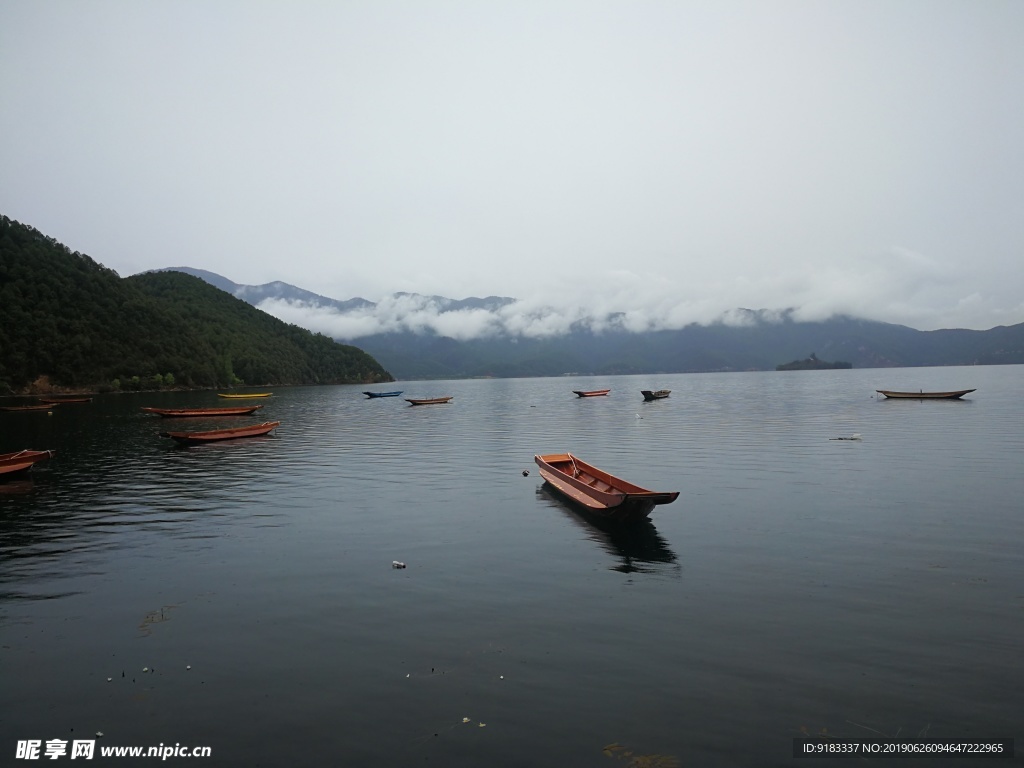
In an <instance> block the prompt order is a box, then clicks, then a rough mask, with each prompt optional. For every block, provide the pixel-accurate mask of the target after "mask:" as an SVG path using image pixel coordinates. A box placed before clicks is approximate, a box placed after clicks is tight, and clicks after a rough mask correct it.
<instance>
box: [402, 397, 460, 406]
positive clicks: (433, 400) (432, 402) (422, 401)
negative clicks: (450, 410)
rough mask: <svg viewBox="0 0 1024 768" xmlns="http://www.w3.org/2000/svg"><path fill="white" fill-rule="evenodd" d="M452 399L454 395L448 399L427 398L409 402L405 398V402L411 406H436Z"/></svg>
mask: <svg viewBox="0 0 1024 768" xmlns="http://www.w3.org/2000/svg"><path fill="white" fill-rule="evenodd" d="M452 397H454V395H451V396H449V397H428V398H424V399H420V400H410V399H409V398H408V397H407V398H405V402H407V403H409V404H411V405H437V404H439V403H447V402H448V401H449V400H451V399H452Z"/></svg>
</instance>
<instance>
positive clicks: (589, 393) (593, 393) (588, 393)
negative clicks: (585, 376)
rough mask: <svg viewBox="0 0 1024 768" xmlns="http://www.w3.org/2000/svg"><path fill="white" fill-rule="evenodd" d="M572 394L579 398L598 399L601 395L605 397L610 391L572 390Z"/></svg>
mask: <svg viewBox="0 0 1024 768" xmlns="http://www.w3.org/2000/svg"><path fill="white" fill-rule="evenodd" d="M572 392H573V394H574V395H579V396H580V397H600V396H601V395H607V394H608V393H609V392H611V390H610V389H590V390H585V389H574V390H573V391H572Z"/></svg>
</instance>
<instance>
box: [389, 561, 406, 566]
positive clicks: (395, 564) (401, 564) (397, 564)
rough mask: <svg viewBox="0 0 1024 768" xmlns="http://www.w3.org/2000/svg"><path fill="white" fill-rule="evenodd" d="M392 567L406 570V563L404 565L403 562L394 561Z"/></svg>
mask: <svg viewBox="0 0 1024 768" xmlns="http://www.w3.org/2000/svg"><path fill="white" fill-rule="evenodd" d="M391 567H392V568H405V563H403V562H402V561H401V560H392V561H391Z"/></svg>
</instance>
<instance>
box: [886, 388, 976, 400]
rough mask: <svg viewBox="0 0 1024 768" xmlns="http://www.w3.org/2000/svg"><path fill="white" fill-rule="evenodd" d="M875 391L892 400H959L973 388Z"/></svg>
mask: <svg viewBox="0 0 1024 768" xmlns="http://www.w3.org/2000/svg"><path fill="white" fill-rule="evenodd" d="M875 392H877V393H878V394H880V395H885V396H886V397H889V398H892V399H894V400H959V399H960V398H961V397H963V396H964V395H967V394H970V393H971V392H974V390H973V389H958V390H956V391H955V392H923V391H922V392H893V391H892V390H889V389H876V390H875Z"/></svg>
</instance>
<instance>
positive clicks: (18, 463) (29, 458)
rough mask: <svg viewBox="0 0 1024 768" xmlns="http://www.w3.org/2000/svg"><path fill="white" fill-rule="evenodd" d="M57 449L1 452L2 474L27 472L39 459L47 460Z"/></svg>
mask: <svg viewBox="0 0 1024 768" xmlns="http://www.w3.org/2000/svg"><path fill="white" fill-rule="evenodd" d="M54 453H56V451H30V450H27V449H26V450H24V451H16V452H14V453H0V476H9V475H14V474H16V473H18V472H26V471H28V470H29V469H32V465H33V464H35V463H36V462H37V461H46V460H47V459H49V458H51V457H52V456H53V454H54Z"/></svg>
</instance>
